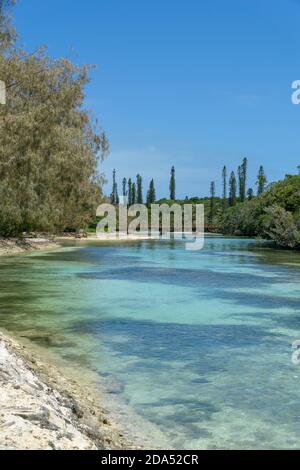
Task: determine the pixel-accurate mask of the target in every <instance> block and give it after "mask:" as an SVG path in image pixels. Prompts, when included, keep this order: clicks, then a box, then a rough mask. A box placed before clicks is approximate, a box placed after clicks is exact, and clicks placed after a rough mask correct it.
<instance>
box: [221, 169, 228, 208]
mask: <svg viewBox="0 0 300 470" xmlns="http://www.w3.org/2000/svg"><path fill="white" fill-rule="evenodd" d="M222 183H223V204H222V207H223V212H225V209H226V206H227V168H226V166H224V167H223V171H222Z"/></svg>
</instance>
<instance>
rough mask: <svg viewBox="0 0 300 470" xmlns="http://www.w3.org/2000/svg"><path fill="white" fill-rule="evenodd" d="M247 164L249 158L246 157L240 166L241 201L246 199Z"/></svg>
mask: <svg viewBox="0 0 300 470" xmlns="http://www.w3.org/2000/svg"><path fill="white" fill-rule="evenodd" d="M247 166H248V161H247V158H244V159H243V163H242V165H241V166H239V167H238V177H239V196H240V201H241V202H244V201H245V199H246V183H247Z"/></svg>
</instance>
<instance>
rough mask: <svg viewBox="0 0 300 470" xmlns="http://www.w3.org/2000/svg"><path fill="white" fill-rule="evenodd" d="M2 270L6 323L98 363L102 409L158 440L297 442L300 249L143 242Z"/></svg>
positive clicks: (75, 358)
mask: <svg viewBox="0 0 300 470" xmlns="http://www.w3.org/2000/svg"><path fill="white" fill-rule="evenodd" d="M0 268H1V269H0V287H1V291H0V296H1V303H0V327H5V328H7V329H8V330H10V331H12V332H16V333H18V334H21V335H23V336H27V337H30V338H31V341H35V342H36V343H38V344H39V345H40V346H42V347H44V348H45V349H46V350H50V349H51V351H52V352H54V353H55V354H57V355H58V356H60V357H62V358H64V359H67V360H68V362H69V363H70V364H72V365H73V366H74V369H76V370H77V371H78V372H79V373H80V371H81V370H82V371H84V370H93V371H94V372H96V374H97V376H99V389H100V387H101V389H103V388H104V390H105V393H106V397H107V406H111V407H112V408H113V409H114V412H115V413H116V414H117V415H118V419H119V420H120V421H121V422H124V423H126V426H127V427H128V432H129V433H131V434H132V435H137V436H139V437H140V438H143V439H146V442H148V443H149V442H151V445H152V447H173V448H181V449H191V448H195V449H215V448H217V449H223V448H235V449H245V448H247V449H255V448H268V449H271V448H288V449H294V448H299V447H300V440H299V436H300V365H299V366H297V365H293V364H292V362H291V344H292V342H293V341H294V340H296V339H300V309H299V306H300V304H299V299H300V282H299V281H300V254H296V253H291V252H285V251H275V250H272V249H270V248H266V247H263V246H259V245H258V244H257V243H256V242H254V241H251V240H239V239H224V238H211V239H207V240H206V242H205V247H204V249H203V250H202V251H199V252H190V251H185V249H184V244H183V243H181V242H172V241H171V242H168V241H163V242H148V241H145V242H137V243H132V244H123V245H115V244H106V245H103V244H102V245H97V244H86V245H85V246H83V247H82V248H80V249H78V248H72V247H65V248H63V249H61V250H59V251H57V252H49V253H47V254H41V253H35V254H33V255H27V256H18V257H14V258H1V259H0ZM147 439H148V441H147Z"/></svg>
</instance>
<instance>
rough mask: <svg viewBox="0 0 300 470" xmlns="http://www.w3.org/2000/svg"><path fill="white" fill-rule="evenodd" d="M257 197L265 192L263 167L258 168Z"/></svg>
mask: <svg viewBox="0 0 300 470" xmlns="http://www.w3.org/2000/svg"><path fill="white" fill-rule="evenodd" d="M256 184H257V195H258V196H260V195H261V194H263V193H264V192H265V189H266V184H267V177H266V175H265V170H264V167H263V166H260V168H259V172H258V176H257V182H256Z"/></svg>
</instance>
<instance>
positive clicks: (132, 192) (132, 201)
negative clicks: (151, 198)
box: [131, 183, 136, 204]
mask: <svg viewBox="0 0 300 470" xmlns="http://www.w3.org/2000/svg"><path fill="white" fill-rule="evenodd" d="M131 204H136V185H135V183H132V186H131Z"/></svg>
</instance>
